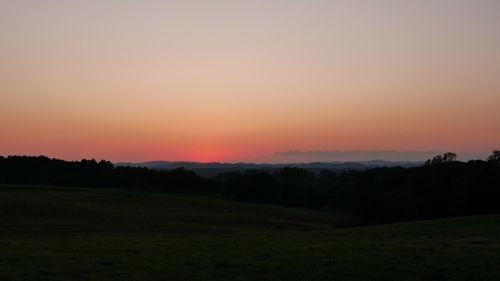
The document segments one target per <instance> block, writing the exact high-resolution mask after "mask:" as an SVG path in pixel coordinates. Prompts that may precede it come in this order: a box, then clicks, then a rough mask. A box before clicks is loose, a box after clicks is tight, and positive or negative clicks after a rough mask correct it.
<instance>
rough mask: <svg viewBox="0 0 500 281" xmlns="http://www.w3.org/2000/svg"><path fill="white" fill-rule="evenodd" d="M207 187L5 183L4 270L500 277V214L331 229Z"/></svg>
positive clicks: (325, 219)
mask: <svg viewBox="0 0 500 281" xmlns="http://www.w3.org/2000/svg"><path fill="white" fill-rule="evenodd" d="M340 219H341V217H339V216H335V215H331V214H324V213H320V212H315V211H310V210H303V209H288V208H282V207H275V206H266V205H258V204H244V203H237V202H230V201H225V200H218V199H212V198H205V197H196V196H184V195H169V194H155V193H142V192H133V191H124V190H103V189H75V188H50V187H44V188H40V187H28V186H24V187H21V186H0V280H500V216H496V215H495V216H478V217H464V218H452V219H445V220H432V221H424V222H415V223H402V224H391V225H380V226H370V227H357V228H345V229H333V226H335V225H336V224H337V223H338V222H339V221H340Z"/></svg>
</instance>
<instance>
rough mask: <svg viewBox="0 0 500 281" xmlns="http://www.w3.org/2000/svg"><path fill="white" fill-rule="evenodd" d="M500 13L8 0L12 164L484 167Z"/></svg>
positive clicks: (422, 3) (495, 126)
mask: <svg viewBox="0 0 500 281" xmlns="http://www.w3.org/2000/svg"><path fill="white" fill-rule="evenodd" d="M499 14H500V1H495V0H479V1H478V0H475V1H473V0H443V1H434V0H411V1H396V0H380V1H347V0H343V1H342V0H339V1H324V0H308V1H305V0H289V1H284V0H268V1H243V0H233V1H229V0H214V1H202V0H183V1H180V0H178V1H177V0H172V1H132V0H126V1H114V0H110V1H96V0H89V1H63V0H48V1H34V0H32V1H11V0H6V1H1V2H0V23H1V24H0V36H1V37H0V38H1V39H0V40H1V42H2V44H0V61H1V62H2V63H1V64H0V104H1V105H2V110H1V111H0V131H1V137H0V155H47V156H50V157H54V158H62V159H68V160H77V159H82V158H87V159H89V158H95V159H106V160H110V161H113V162H124V161H128V162H142V161H150V160H157V159H163V160H167V161H176V160H185V161H200V162H211V161H219V162H229V161H241V160H245V159H246V160H247V161H276V160H277V159H276V158H280V159H282V158H286V157H288V158H287V159H329V158H328V157H333V155H330V156H328V155H326V156H325V155H319V154H318V155H311V153H309V154H307V155H306V154H301V155H294V156H293V157H295V158H293V157H292V156H290V155H289V156H286V157H285V156H283V155H280V156H276V154H275V153H277V152H280V151H281V152H286V151H301V152H311V151H354V150H360V151H387V150H394V151H440V152H447V151H453V152H456V153H457V154H458V155H459V157H463V158H462V159H468V158H469V159H470V158H481V159H484V158H485V156H486V155H488V154H489V153H490V152H491V151H492V150H493V149H496V148H498V147H499V146H500V122H499V120H500V110H499V108H500V79H499V77H500V17H499V16H498V15H499ZM419 157H420V156H419ZM252 159H253V160H252ZM259 159H260V160H259ZM278 160H279V159H278ZM371 160H373V159H371ZM280 161H281V160H280ZM332 161H334V160H332Z"/></svg>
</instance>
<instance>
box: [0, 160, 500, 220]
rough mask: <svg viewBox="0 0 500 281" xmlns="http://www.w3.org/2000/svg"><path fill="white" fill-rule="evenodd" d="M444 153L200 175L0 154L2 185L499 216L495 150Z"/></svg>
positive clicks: (424, 215) (366, 215) (388, 212)
mask: <svg viewBox="0 0 500 281" xmlns="http://www.w3.org/2000/svg"><path fill="white" fill-rule="evenodd" d="M456 158H457V157H456V154H454V153H446V154H444V155H438V156H436V157H434V158H433V159H429V160H428V161H426V163H425V165H423V166H420V167H412V168H402V167H391V168H374V169H369V170H364V171H355V170H345V171H338V170H322V171H321V172H320V173H314V172H312V171H310V170H307V169H302V168H293V167H285V168H280V169H275V170H271V171H270V170H245V171H240V172H229V173H224V174H219V175H217V176H214V177H212V178H208V179H205V178H202V177H200V176H198V175H197V174H196V173H195V172H193V171H190V170H186V169H183V168H178V169H174V170H152V169H148V168H140V167H122V166H114V165H113V164H112V163H111V162H109V161H99V162H97V161H95V160H81V161H72V162H69V161H63V160H58V159H50V158H47V157H44V156H38V157H32V156H8V157H2V156H0V183H3V184H35V185H54V186H75V187H99V188H133V189H140V190H147V191H167V192H185V193H203V194H214V195H217V196H221V197H225V198H228V199H234V200H241V201H249V202H259V203H268V204H277V205H283V206H290V207H307V208H315V209H329V210H332V211H336V212H342V213H345V214H350V215H352V217H353V219H352V220H350V221H348V222H346V223H347V224H375V223H385V222H396V221H407V220H417V219H431V218H442V217H450V216H462V215H479V214H491V213H500V150H496V151H494V152H493V153H492V155H491V156H490V157H488V159H487V160H486V161H483V160H472V161H468V162H460V161H457V160H456Z"/></svg>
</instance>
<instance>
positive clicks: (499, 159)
mask: <svg viewBox="0 0 500 281" xmlns="http://www.w3.org/2000/svg"><path fill="white" fill-rule="evenodd" d="M488 162H493V163H500V149H497V150H493V152H492V153H491V155H490V156H489V157H488Z"/></svg>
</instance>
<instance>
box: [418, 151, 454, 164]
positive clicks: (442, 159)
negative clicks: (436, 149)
mask: <svg viewBox="0 0 500 281" xmlns="http://www.w3.org/2000/svg"><path fill="white" fill-rule="evenodd" d="M456 160H457V154H456V153H453V152H447V153H445V154H443V155H437V156H434V158H432V159H428V160H427V161H425V164H426V165H431V164H441V163H450V162H455V161H456Z"/></svg>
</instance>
